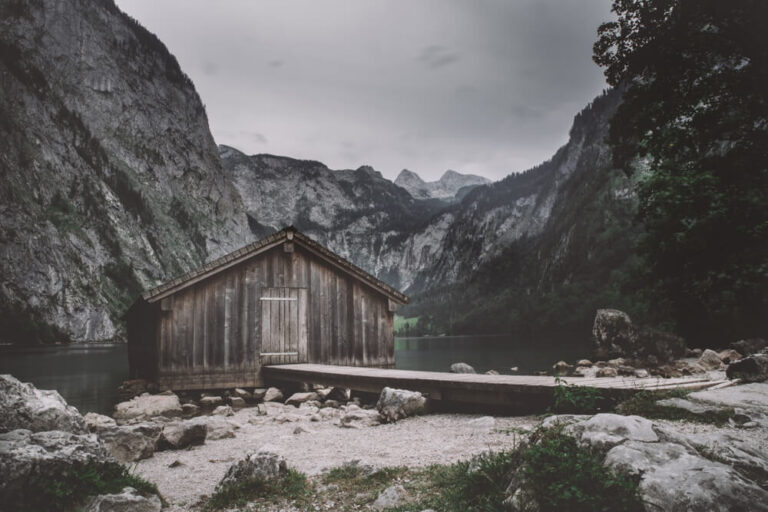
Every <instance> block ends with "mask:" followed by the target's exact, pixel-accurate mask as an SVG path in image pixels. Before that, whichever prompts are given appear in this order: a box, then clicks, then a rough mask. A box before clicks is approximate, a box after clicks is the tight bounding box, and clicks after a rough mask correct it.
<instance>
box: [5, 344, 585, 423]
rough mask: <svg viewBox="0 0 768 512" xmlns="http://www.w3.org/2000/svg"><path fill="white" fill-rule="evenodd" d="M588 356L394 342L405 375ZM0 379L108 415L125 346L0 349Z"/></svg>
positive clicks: (563, 350)
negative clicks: (0, 376)
mask: <svg viewBox="0 0 768 512" xmlns="http://www.w3.org/2000/svg"><path fill="white" fill-rule="evenodd" d="M587 353H588V347H587V346H586V345H585V344H574V343H564V342H563V341H562V340H538V341H535V342H531V341H530V340H522V339H519V338H513V337H510V336H441V337H423V338H396V339H395V365H396V367H397V368H400V369H404V370H426V371H438V372H440V371H448V369H449V367H450V366H451V364H452V363H457V362H465V363H467V364H470V365H472V366H473V367H474V368H475V369H476V370H477V371H478V372H485V371H487V370H496V371H498V372H499V373H502V374H519V375H525V374H532V373H535V372H536V371H539V370H546V369H548V368H550V367H551V366H552V364H553V363H555V362H556V361H558V360H560V359H564V360H566V361H572V360H575V359H579V358H581V357H584V356H585V355H586V354H587ZM514 366H516V367H518V368H519V370H518V371H517V372H513V371H512V370H510V368H512V367H514ZM0 373H10V374H12V375H13V376H14V377H16V378H18V379H20V380H22V381H24V382H32V383H33V384H34V385H35V386H37V387H38V388H40V389H55V390H57V391H58V392H59V393H61V395H62V396H63V397H64V398H65V399H66V400H67V402H69V404H70V405H74V406H75V407H77V408H78V410H79V411H80V412H81V413H83V414H85V413H86V412H91V411H92V412H98V413H101V414H111V413H112V409H113V407H114V404H115V392H116V390H117V387H118V386H119V385H120V384H121V383H122V382H123V381H124V380H126V379H127V378H128V354H127V350H126V346H125V345H97V346H94V345H77V346H69V347H65V346H62V347H41V348H32V349H16V348H10V347H0Z"/></svg>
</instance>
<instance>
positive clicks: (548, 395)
mask: <svg viewBox="0 0 768 512" xmlns="http://www.w3.org/2000/svg"><path fill="white" fill-rule="evenodd" d="M262 372H263V375H264V378H265V380H266V381H267V382H270V381H272V382H275V383H280V382H291V383H313V384H322V385H326V386H338V387H344V388H349V389H352V390H356V391H363V392H369V393H379V392H380V391H381V390H382V389H383V388H384V387H387V386H388V387H392V388H400V389H410V390H413V391H420V392H422V393H424V394H427V395H428V396H429V397H430V398H431V399H436V400H447V401H451V402H461V403H470V404H482V405H490V406H501V407H513V408H524V409H535V408H539V407H537V406H540V408H542V409H543V408H545V407H546V406H547V404H548V403H549V402H550V401H551V399H552V396H553V390H554V388H555V387H557V386H558V385H563V384H566V385H575V386H587V387H593V388H597V389H599V390H600V391H601V394H602V395H603V396H605V397H607V398H621V397H625V396H627V395H628V394H632V393H635V392H638V391H664V390H670V389H687V390H699V389H705V388H709V387H713V386H720V385H723V384H725V383H727V382H728V381H722V380H708V379H706V378H698V377H682V378H677V379H664V378H660V377H659V378H656V377H650V378H643V379H641V378H635V377H601V378H584V377H565V378H564V379H563V381H561V382H560V383H558V382H557V381H556V380H555V378H554V377H551V376H533V375H485V374H468V373H447V372H424V371H412V370H391V369H381V368H365V367H356V366H335V365H325V364H285V365H273V366H265V367H264V368H263V369H262Z"/></svg>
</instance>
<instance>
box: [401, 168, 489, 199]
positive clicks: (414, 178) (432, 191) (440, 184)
mask: <svg viewBox="0 0 768 512" xmlns="http://www.w3.org/2000/svg"><path fill="white" fill-rule="evenodd" d="M488 183H491V180H489V179H488V178H483V177H482V176H475V175H474V174H461V173H458V172H456V171H452V170H448V171H445V173H444V174H443V175H442V176H441V177H440V179H439V180H437V181H430V182H425V181H424V180H422V179H421V177H420V176H419V175H418V174H416V173H415V172H412V171H409V170H408V169H403V170H402V171H400V174H398V176H397V178H396V179H395V185H397V186H399V187H403V188H404V189H405V190H407V191H408V193H409V194H411V195H412V196H413V197H415V198H417V199H444V200H447V201H455V200H460V199H462V198H463V197H464V196H465V195H466V194H468V193H469V191H470V190H472V189H473V188H475V187H478V186H480V185H486V184H488Z"/></svg>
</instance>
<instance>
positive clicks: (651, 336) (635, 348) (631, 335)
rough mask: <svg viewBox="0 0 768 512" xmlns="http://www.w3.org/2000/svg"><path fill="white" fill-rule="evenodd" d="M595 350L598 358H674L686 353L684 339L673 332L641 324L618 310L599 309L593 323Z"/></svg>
mask: <svg viewBox="0 0 768 512" xmlns="http://www.w3.org/2000/svg"><path fill="white" fill-rule="evenodd" d="M592 341H593V344H594V353H595V356H596V357H597V358H598V359H611V358H615V357H626V358H631V359H641V360H656V361H661V362H665V361H671V360H673V359H676V358H679V357H682V356H683V355H685V341H684V340H683V339H682V338H680V337H679V336H675V335H674V334H670V333H666V332H662V331H657V330H654V329H649V328H646V327H638V326H636V325H634V324H633V323H632V320H631V319H630V318H629V315H627V314H626V313H624V312H623V311H619V310H618V309H598V310H597V314H596V315H595V321H594V324H593V325H592Z"/></svg>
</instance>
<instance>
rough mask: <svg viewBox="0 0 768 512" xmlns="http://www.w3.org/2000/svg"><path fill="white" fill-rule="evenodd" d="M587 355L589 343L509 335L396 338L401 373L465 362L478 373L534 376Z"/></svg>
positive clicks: (444, 369)
mask: <svg viewBox="0 0 768 512" xmlns="http://www.w3.org/2000/svg"><path fill="white" fill-rule="evenodd" d="M588 354H589V345H588V343H574V342H573V341H571V342H564V341H563V340H562V339H540V340H536V341H531V340H530V339H524V338H518V337H513V336H509V335H504V336H438V337H422V338H395V366H396V367H397V368H399V369H402V370H426V371H434V372H447V371H448V370H449V368H450V366H451V364H453V363H459V362H463V363H467V364H469V365H470V366H472V367H474V368H475V370H476V371H477V372H478V373H483V372H486V371H488V370H496V371H497V372H499V373H501V374H508V375H509V374H511V375H532V374H535V373H536V372H538V371H540V370H548V369H551V368H552V365H553V364H555V363H556V362H557V361H559V360H561V359H562V360H565V361H571V362H572V361H573V360H578V359H581V358H584V357H586V356H587V355H588ZM513 367H517V368H518V369H517V371H513V370H512V368H513Z"/></svg>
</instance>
